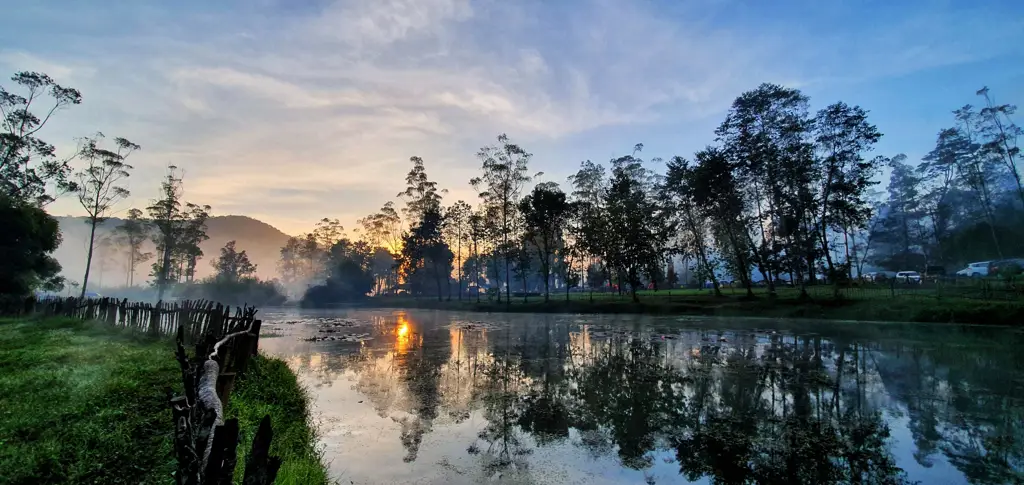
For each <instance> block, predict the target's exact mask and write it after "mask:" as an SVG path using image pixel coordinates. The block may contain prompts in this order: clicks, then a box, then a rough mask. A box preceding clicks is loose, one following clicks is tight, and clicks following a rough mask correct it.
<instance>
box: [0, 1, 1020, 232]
mask: <svg viewBox="0 0 1024 485" xmlns="http://www.w3.org/2000/svg"><path fill="white" fill-rule="evenodd" d="M100 5H102V7H103V9H105V10H104V11H102V12H98V11H97V6H100ZM758 5H759V4H758V3H749V2H740V1H738V0H737V1H717V0H715V1H713V0H703V1H699V2H693V3H688V4H680V3H678V2H665V3H657V2H653V1H651V2H648V1H640V2H625V1H617V0H582V1H579V2H546V1H542V0H524V1H522V2H500V1H498V0H477V1H470V0H342V1H328V0H302V1H290V0H289V1H284V0H259V1H257V2H243V1H237V2H231V3H228V4H223V5H222V4H218V3H214V4H210V3H205V2H204V3H200V2H186V3H185V4H183V5H181V6H179V7H175V8H173V9H172V8H169V7H168V8H158V7H154V6H140V5H135V4H126V5H123V6H120V7H119V8H116V9H115V8H114V7H111V6H110V5H108V4H105V3H103V4H100V3H97V4H95V5H87V4H85V3H79V2H70V1H68V2H52V3H46V4H34V5H32V6H31V7H30V8H26V9H25V11H24V12H19V13H17V14H16V15H13V16H11V17H9V18H6V19H5V20H0V29H2V32H3V33H0V40H3V43H2V44H0V45H5V46H7V47H6V48H4V49H3V50H0V66H2V67H3V68H4V69H5V70H6V71H7V72H10V71H14V70H22V69H35V70H41V71H44V72H48V73H49V74H51V75H52V76H54V77H55V78H57V79H58V80H60V81H61V82H65V83H67V84H69V85H73V86H75V87H78V88H79V89H81V90H82V91H83V94H84V96H85V100H86V102H85V105H83V106H82V107H80V108H76V109H75V110H73V111H69V112H67V113H62V116H61V118H59V119H58V122H56V123H55V124H54V126H53V127H52V128H53V129H52V130H51V131H50V133H49V135H48V136H49V138H50V139H51V141H53V142H55V143H69V142H70V140H71V138H72V137H74V136H80V135H82V134H84V133H88V132H92V131H95V130H102V131H104V132H106V133H108V134H111V135H116V136H125V137H128V138H129V139H132V140H133V141H136V142H137V143H140V144H141V145H142V146H143V151H141V152H139V153H138V154H136V155H134V156H133V157H134V160H133V162H134V164H135V165H136V166H137V167H138V168H137V170H136V173H135V175H134V176H133V177H132V190H133V194H134V197H135V202H136V203H142V202H144V201H145V200H146V199H148V198H150V197H152V196H153V195H155V192H156V187H157V183H158V182H157V180H158V178H159V176H160V174H162V173H163V170H164V167H165V166H166V165H167V164H169V163H173V164H176V165H178V166H181V167H184V168H185V169H186V170H187V191H188V194H187V197H188V198H189V199H194V200H196V201H201V202H204V203H209V204H210V205H212V206H213V207H214V211H215V212H219V213H224V212H236V213H237V212H244V213H247V214H251V215H256V216H259V217H265V218H266V219H267V222H270V223H272V224H276V225H279V226H281V227H282V229H284V230H286V231H290V232H299V231H302V230H304V229H306V227H305V226H308V225H311V224H312V222H313V221H315V220H317V219H319V218H321V217H324V216H332V217H342V218H343V219H346V218H347V220H345V222H347V225H349V226H351V225H352V224H353V222H354V220H355V219H356V218H358V217H360V216H362V215H365V214H366V213H369V212H371V211H373V210H375V209H377V208H378V207H380V205H381V204H383V203H384V202H385V200H387V199H388V198H391V196H393V195H394V194H395V193H397V192H398V191H399V190H400V188H401V186H402V184H403V178H404V173H405V171H406V170H407V167H408V158H409V157H410V156H412V155H420V156H423V157H424V158H425V159H426V160H427V169H428V172H429V173H430V175H431V176H432V177H434V178H436V179H438V181H439V182H440V183H441V185H442V186H445V187H448V188H450V189H451V191H452V192H451V194H450V197H452V198H458V197H463V198H469V197H472V194H471V191H470V189H469V187H468V185H467V181H468V179H469V177H470V176H471V175H472V173H473V172H474V170H475V169H476V167H477V165H478V162H477V161H476V160H475V159H474V158H473V153H475V151H476V148H478V147H479V146H481V145H483V144H485V143H489V142H491V141H492V140H493V139H494V136H495V135H496V134H497V133H499V132H508V133H509V134H510V135H511V136H513V137H514V138H516V139H517V140H520V141H522V142H523V143H524V144H525V145H527V147H530V146H535V145H536V146H542V147H552V148H553V149H554V150H553V151H555V152H557V153H559V154H564V153H570V152H572V153H579V155H578V156H575V155H574V156H575V157H576V158H571V159H555V158H553V157H549V156H546V155H545V154H544V153H537V157H536V158H535V160H537V163H538V165H539V166H538V167H537V170H544V171H546V172H548V173H549V174H550V173H554V174H562V173H566V172H568V171H569V170H571V168H572V165H573V164H575V162H576V161H577V160H579V159H582V158H588V157H596V158H600V157H602V156H604V155H605V153H604V152H603V151H596V150H605V149H606V148H605V147H606V146H607V145H606V143H607V142H608V140H607V136H605V135H604V134H605V133H607V130H608V129H611V128H621V129H622V130H623V131H624V132H628V133H630V135H628V136H633V135H632V133H635V132H636V131H637V130H638V127H639V128H643V129H650V130H651V131H653V132H655V133H660V134H661V135H660V136H661V139H660V140H653V141H655V142H658V141H660V142H661V144H662V145H663V146H662V147H661V148H660V149H661V150H664V151H665V153H663V154H664V155H671V154H673V153H686V152H687V151H690V150H693V149H694V148H697V146H678V145H676V144H677V143H679V141H678V140H680V139H691V138H696V135H692V133H696V132H698V131H699V132H700V133H701V135H700V138H702V139H703V141H702V142H700V143H701V144H703V143H706V142H708V141H710V139H711V134H710V130H709V127H710V125H711V124H713V123H714V122H715V118H717V117H718V116H719V115H720V114H721V113H722V112H723V111H724V110H725V109H726V108H727V107H728V103H729V102H730V101H731V99H732V98H733V97H735V96H736V95H737V94H738V93H739V92H740V91H742V90H744V89H749V88H751V87H753V86H756V84H758V83H760V82H763V81H774V82H785V83H790V84H793V85H801V86H815V85H820V84H821V83H823V82H824V81H826V80H828V81H829V82H843V83H854V84H856V83H869V82H871V80H872V79H878V78H881V77H886V76H894V75H902V74H905V73H908V72H913V71H915V70H920V69H927V68H932V67H935V66H940V65H948V64H951V63H953V64H955V63H964V62H969V61H972V60H976V59H978V58H983V57H986V56H998V55H1006V54H1007V53H1008V52H1010V53H1012V51H1013V49H1014V47H1013V46H1014V45H1020V42H1017V43H1016V44H1014V43H1012V42H1007V41H1008V40H1009V39H1017V40H1018V41H1019V39H1020V34H1019V32H1020V31H1021V30H1022V29H1021V28H1020V27H1021V21H1020V19H1021V18H1022V17H1021V16H1016V17H1014V16H1010V15H1006V12H1005V11H1003V10H1000V9H997V8H980V7H978V8H973V9H960V8H957V9H954V8H952V7H949V6H945V7H939V6H936V7H935V8H921V9H919V10H918V11H915V10H913V9H903V10H900V11H899V12H898V13H900V15H893V16H890V17H887V16H884V15H876V16H871V15H872V14H870V13H865V12H859V11H857V10H855V9H850V8H838V7H834V6H830V7H828V8H826V7H821V6H816V5H820V4H817V2H804V1H803V0H799V1H797V2H795V3H790V4H786V5H780V6H778V7H773V8H771V9H769V8H765V7H759V6H758ZM830 5H831V4H830ZM1007 5H1012V4H1007ZM1006 8H1011V9H1012V8H1016V7H1012V6H1008V7H1006ZM915 12H916V13H915ZM101 14H102V15H101ZM830 23H831V24H832V27H831V28H830V26H829V24H830ZM965 25H966V26H967V28H968V29H970V31H971V35H969V36H968V35H962V34H964V32H962V30H963V29H964V26H965ZM48 26H49V27H54V26H56V27H59V28H56V27H54V28H49V29H48V30H46V29H42V27H48ZM1014 28H1016V30H1014ZM43 30H46V31H47V32H50V34H46V35H48V37H43V36H42V35H43V34H39V33H36V32H41V31H43ZM1015 32H1016V33H1015ZM51 34H52V35H51ZM1018 53H1019V52H1018ZM673 131H675V132H676V133H682V134H681V135H672V136H667V135H666V134H668V133H671V132H673ZM635 141H644V142H645V143H647V144H648V146H652V145H657V143H653V144H652V140H649V139H644V140H629V143H632V142H635ZM623 146H627V145H625V144H624V145H623ZM624 149H625V148H624ZM540 165H543V166H540ZM53 207H54V208H55V210H58V211H68V212H71V211H73V210H74V207H73V204H72V203H71V202H70V201H63V202H59V203H57V204H55V205H54V206H53Z"/></svg>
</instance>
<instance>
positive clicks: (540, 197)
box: [519, 182, 569, 302]
mask: <svg viewBox="0 0 1024 485" xmlns="http://www.w3.org/2000/svg"><path fill="white" fill-rule="evenodd" d="M519 212H520V213H521V214H522V215H523V222H524V225H525V231H524V235H525V237H526V240H527V241H528V242H529V243H530V246H531V247H532V248H533V249H534V250H535V251H536V254H537V262H538V263H539V264H538V270H539V275H540V277H541V279H542V280H544V301H545V302H547V301H550V299H551V298H550V294H551V286H550V285H551V267H552V265H553V264H554V263H555V256H556V254H557V253H558V249H559V248H560V247H561V246H562V244H563V242H564V240H563V237H562V235H563V233H562V231H563V228H564V227H565V224H566V219H567V217H568V214H569V203H568V202H567V201H566V196H565V192H562V190H561V189H559V188H558V184H555V183H553V182H546V183H542V184H537V185H536V186H535V187H534V188H533V191H532V192H531V193H530V194H528V195H527V196H526V197H524V198H523V200H522V201H520V202H519Z"/></svg>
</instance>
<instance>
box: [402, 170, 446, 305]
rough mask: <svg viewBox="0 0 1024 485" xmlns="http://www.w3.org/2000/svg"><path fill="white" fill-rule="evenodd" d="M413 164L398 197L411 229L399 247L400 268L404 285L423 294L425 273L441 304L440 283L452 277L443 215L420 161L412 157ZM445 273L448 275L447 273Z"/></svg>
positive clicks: (435, 184)
mask: <svg viewBox="0 0 1024 485" xmlns="http://www.w3.org/2000/svg"><path fill="white" fill-rule="evenodd" d="M409 160H410V161H411V162H412V163H413V167H412V169H410V170H409V173H408V175H406V177H405V182H406V184H407V185H408V186H407V187H406V189H405V191H403V192H401V193H399V194H398V195H399V196H400V197H403V198H404V199H405V204H406V207H405V213H406V217H407V218H408V219H409V223H410V224H411V225H412V227H411V228H410V230H409V232H408V233H407V234H406V235H405V238H404V241H403V244H402V254H401V259H402V268H403V270H404V272H405V276H406V279H407V281H409V282H410V284H411V285H412V286H413V287H414V288H415V289H416V290H418V291H422V289H423V286H422V279H423V278H425V277H426V275H427V272H428V269H427V268H429V269H430V270H429V273H431V274H432V275H433V277H434V280H435V283H436V284H437V298H438V300H439V301H440V300H441V295H442V292H441V282H442V281H445V282H447V281H448V278H449V276H450V275H451V270H450V268H451V261H452V254H451V251H449V250H448V246H447V245H446V244H445V243H444V232H443V231H444V224H445V220H444V214H443V213H442V209H441V201H442V195H441V194H442V193H443V192H441V191H438V189H437V183H436V182H433V181H431V180H430V178H429V177H428V176H427V172H426V169H425V167H424V165H423V159H421V158H420V157H412V158H410V159H409ZM446 269H447V271H446Z"/></svg>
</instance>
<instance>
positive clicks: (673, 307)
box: [361, 288, 1024, 325]
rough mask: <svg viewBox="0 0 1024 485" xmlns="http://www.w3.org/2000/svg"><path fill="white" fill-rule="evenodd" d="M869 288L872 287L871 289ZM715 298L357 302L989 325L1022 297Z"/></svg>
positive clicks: (1018, 317)
mask: <svg viewBox="0 0 1024 485" xmlns="http://www.w3.org/2000/svg"><path fill="white" fill-rule="evenodd" d="M872 290H873V289H872ZM724 293H725V294H724V295H723V296H722V297H721V298H719V297H715V296H713V295H712V294H711V293H710V292H709V291H707V290H703V291H701V290H685V289H684V290H671V293H669V292H668V291H664V290H663V291H660V292H657V293H655V292H653V291H647V290H645V291H644V292H643V293H640V294H639V296H640V302H639V303H634V302H633V301H632V300H631V299H630V297H629V296H628V295H623V296H622V297H619V296H618V295H616V294H614V293H604V294H601V293H595V294H594V299H593V300H592V301H591V300H590V298H589V296H590V295H589V294H587V293H575V294H570V298H569V300H566V299H565V294H560V295H557V296H556V295H554V294H552V295H551V301H549V302H544V300H543V297H538V296H531V297H529V299H528V301H527V302H523V299H522V297H519V298H515V297H513V298H512V302H511V304H506V303H505V302H502V303H498V302H496V301H487V300H486V299H484V300H483V301H481V302H480V303H477V302H476V301H471V300H468V299H467V300H464V301H461V302H460V301H458V300H452V301H447V300H445V301H438V300H437V299H432V298H425V297H424V298H412V297H384V298H371V299H369V300H367V301H365V302H363V303H361V305H362V306H376V307H397V308H430V309H439V310H463V311H479V312H532V313H643V314H658V315H665V314H673V315H708V316H752V317H774V318H815V319H835V320H876V321H896V322H926V323H970V324H992V325H1020V324H1021V322H1024V300H1016V301H999V300H978V299H969V298H961V297H940V296H935V295H934V294H928V293H919V294H911V295H906V294H902V295H901V294H897V295H896V296H893V295H892V294H891V293H890V292H889V291H888V290H886V291H884V292H883V291H881V290H879V291H877V292H874V291H871V292H868V293H865V294H862V296H861V297H859V298H856V297H844V298H840V299H835V298H833V297H832V293H831V291H829V292H828V293H827V294H825V295H819V294H812V295H811V299H810V300H801V299H799V298H798V296H799V291H798V290H795V289H792V288H785V289H781V290H780V291H779V294H778V297H777V298H775V299H770V298H768V297H767V295H764V294H755V298H754V299H747V298H745V297H744V294H743V292H739V291H738V294H736V295H733V294H731V291H726V292H724Z"/></svg>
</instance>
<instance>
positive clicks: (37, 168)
mask: <svg viewBox="0 0 1024 485" xmlns="http://www.w3.org/2000/svg"><path fill="white" fill-rule="evenodd" d="M11 80H12V81H14V84H16V85H17V86H19V87H20V88H21V89H22V90H23V91H25V94H17V93H13V92H10V91H8V90H7V89H6V88H5V87H3V86H0V116H2V117H3V119H2V120H0V123H2V126H0V129H2V131H0V194H3V195H5V196H7V197H10V198H12V199H15V200H22V201H31V202H33V203H35V204H37V205H40V206H43V205H46V204H47V203H49V202H50V201H52V200H53V197H52V196H50V195H48V194H47V193H46V190H47V185H48V184H53V185H54V186H55V187H56V189H57V190H58V192H69V191H72V190H74V188H75V184H74V182H73V181H72V180H71V179H70V175H71V172H72V169H71V166H70V164H69V162H70V159H64V160H61V159H58V158H57V157H56V155H55V154H54V151H55V150H54V147H53V145H50V144H49V143H46V142H45V141H43V140H41V139H40V138H39V137H38V136H37V135H38V133H39V132H40V130H42V129H43V127H45V126H46V124H47V122H48V121H50V117H52V116H53V114H54V113H56V112H57V111H59V110H61V109H64V108H66V107H68V106H71V105H75V104H80V103H81V102H82V95H81V93H79V92H78V90H76V89H73V88H68V87H64V86H61V85H59V84H57V83H56V82H54V80H53V79H52V78H50V76H47V75H46V74H41V73H38V72H19V73H17V74H15V75H14V76H13V77H11ZM46 98H49V99H50V102H49V104H47V106H48V107H46V106H43V112H45V114H43V115H42V118H40V117H39V116H37V115H36V114H34V113H33V112H32V111H30V109H32V108H36V107H40V106H41V103H44V102H46V101H45V99H46Z"/></svg>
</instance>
